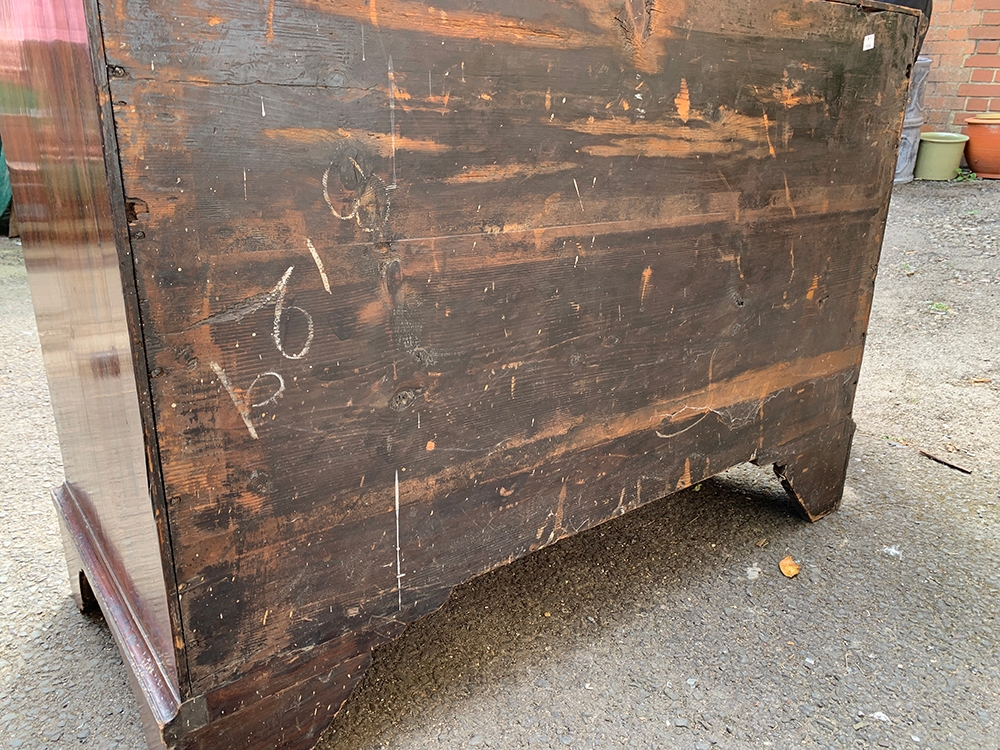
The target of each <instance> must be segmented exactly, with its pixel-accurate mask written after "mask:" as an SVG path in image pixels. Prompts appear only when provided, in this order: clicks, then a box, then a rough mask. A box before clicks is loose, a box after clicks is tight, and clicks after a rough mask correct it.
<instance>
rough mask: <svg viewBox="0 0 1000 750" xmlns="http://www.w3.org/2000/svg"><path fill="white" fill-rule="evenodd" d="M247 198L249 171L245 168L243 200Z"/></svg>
mask: <svg viewBox="0 0 1000 750" xmlns="http://www.w3.org/2000/svg"><path fill="white" fill-rule="evenodd" d="M246 199H247V171H246V170H245V169H244V170H243V200H246Z"/></svg>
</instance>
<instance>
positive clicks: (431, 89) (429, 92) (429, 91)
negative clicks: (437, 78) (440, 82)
mask: <svg viewBox="0 0 1000 750" xmlns="http://www.w3.org/2000/svg"><path fill="white" fill-rule="evenodd" d="M427 96H429V97H430V96H434V87H433V86H432V85H431V72H430V71H429V70H428V71H427Z"/></svg>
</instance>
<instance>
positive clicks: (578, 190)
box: [573, 177, 584, 211]
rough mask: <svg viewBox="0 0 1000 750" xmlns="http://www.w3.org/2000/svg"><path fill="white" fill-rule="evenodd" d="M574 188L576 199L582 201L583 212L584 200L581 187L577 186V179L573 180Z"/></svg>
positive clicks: (581, 208)
mask: <svg viewBox="0 0 1000 750" xmlns="http://www.w3.org/2000/svg"><path fill="white" fill-rule="evenodd" d="M573 187H574V188H576V199H577V200H578V201H580V210H581V211H583V210H584V209H583V198H581V197H580V186H579V185H577V184H576V178H575V177H574V178H573Z"/></svg>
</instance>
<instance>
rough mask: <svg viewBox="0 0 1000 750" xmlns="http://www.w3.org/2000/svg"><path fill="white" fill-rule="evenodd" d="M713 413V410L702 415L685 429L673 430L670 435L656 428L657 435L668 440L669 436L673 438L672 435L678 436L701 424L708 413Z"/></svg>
mask: <svg viewBox="0 0 1000 750" xmlns="http://www.w3.org/2000/svg"><path fill="white" fill-rule="evenodd" d="M682 411H683V410H682ZM711 413H712V412H711V411H709V412H707V413H706V414H704V415H702V417H701V419H698V420H697V421H695V422H693V423H692V424H689V425H688V426H687V427H685V428H684V429H683V430H678V431H677V432H671V433H670V434H669V435H664V434H663V433H662V432H660V431H659V430H656V437H658V438H663V439H664V440H667V439H669V438H672V437H677V436H678V435H681V434H683V433H685V432H687V431H688V430H690V429H691V428H692V427H697V426H698V425H699V424H701V423H702V422H703V421H704V420H705V418H706V417H708V415H709V414H711Z"/></svg>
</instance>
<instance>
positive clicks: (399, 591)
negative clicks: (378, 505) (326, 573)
mask: <svg viewBox="0 0 1000 750" xmlns="http://www.w3.org/2000/svg"><path fill="white" fill-rule="evenodd" d="M372 7H375V0H372ZM396 595H397V599H398V604H399V611H400V612H402V611H403V571H402V562H401V557H400V554H399V470H398V469H397V470H396Z"/></svg>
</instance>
